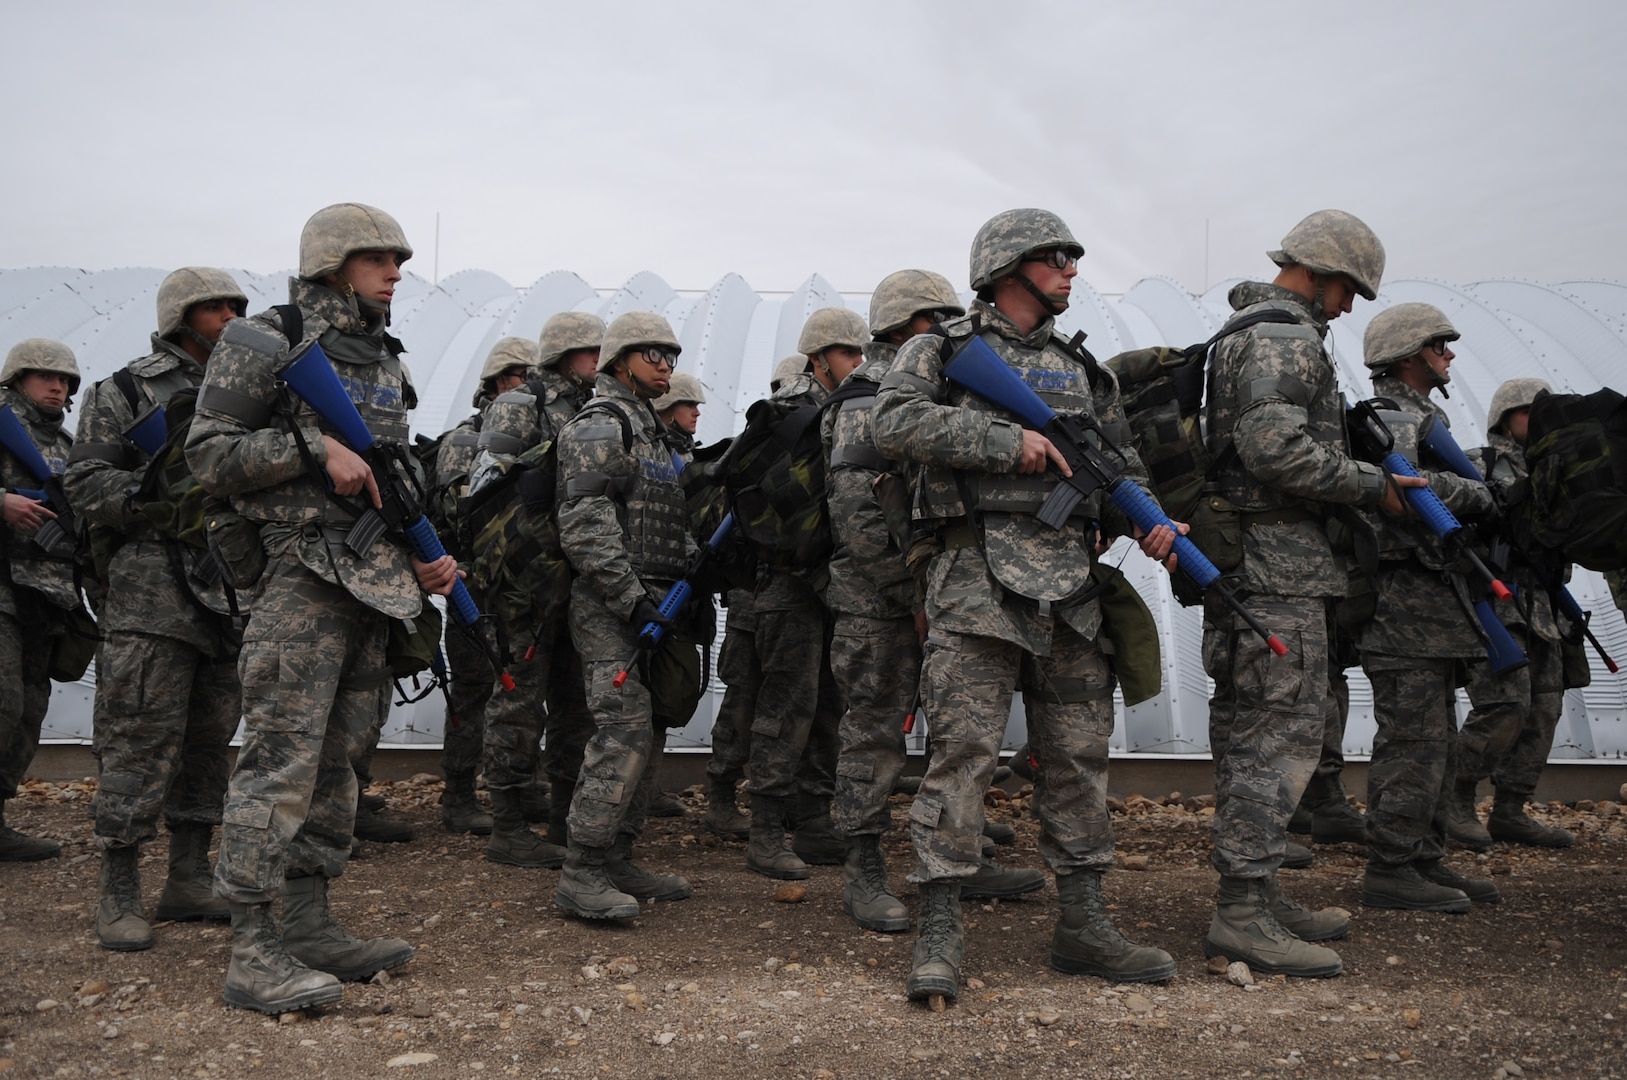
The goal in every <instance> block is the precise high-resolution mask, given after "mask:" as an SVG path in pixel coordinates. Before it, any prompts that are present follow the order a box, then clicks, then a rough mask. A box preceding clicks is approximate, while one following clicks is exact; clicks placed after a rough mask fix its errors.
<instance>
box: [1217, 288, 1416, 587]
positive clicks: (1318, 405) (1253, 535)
mask: <svg viewBox="0 0 1627 1080" xmlns="http://www.w3.org/2000/svg"><path fill="white" fill-rule="evenodd" d="M1227 299H1228V300H1229V301H1230V302H1231V305H1232V307H1233V308H1234V309H1236V311H1237V312H1239V313H1240V314H1241V313H1245V312H1252V311H1255V310H1259V309H1262V308H1266V307H1272V308H1278V309H1280V310H1283V311H1287V312H1289V313H1291V314H1292V315H1294V316H1295V318H1297V319H1299V320H1300V321H1299V322H1296V323H1261V324H1259V325H1257V326H1252V327H1249V328H1248V329H1247V330H1242V331H1239V332H1238V333H1235V334H1232V335H1230V336H1229V337H1227V338H1225V339H1224V340H1223V341H1222V342H1221V343H1220V344H1219V345H1218V346H1217V347H1216V349H1215V353H1214V356H1213V357H1212V359H1211V361H1210V364H1211V366H1210V372H1209V393H1208V406H1207V408H1208V432H1207V435H1206V440H1207V443H1208V447H1209V454H1210V460H1211V461H1214V462H1216V463H1217V465H1218V468H1217V470H1216V471H1217V474H1218V480H1219V483H1220V487H1221V491H1222V493H1223V494H1224V495H1225V496H1226V498H1228V499H1230V500H1231V501H1232V502H1233V503H1235V504H1236V505H1237V506H1238V507H1239V508H1241V509H1242V510H1243V511H1244V512H1245V513H1255V514H1259V515H1261V517H1262V518H1264V520H1260V519H1256V520H1254V521H1253V522H1252V523H1251V524H1250V526H1249V527H1248V528H1246V529H1244V530H1243V532H1242V548H1243V562H1242V565H1241V566H1239V567H1238V568H1237V570H1236V571H1234V573H1235V574H1236V575H1237V576H1239V577H1240V578H1241V579H1242V584H1243V586H1244V587H1245V588H1246V589H1248V590H1249V591H1250V592H1256V593H1267V594H1272V595H1277V596H1343V595H1345V569H1344V566H1343V565H1342V560H1339V559H1336V558H1335V556H1334V553H1333V549H1332V546H1331V545H1330V544H1329V543H1328V536H1327V531H1326V527H1325V525H1324V524H1323V520H1322V517H1323V514H1324V513H1325V511H1326V509H1327V508H1326V507H1325V506H1324V505H1323V504H1325V503H1333V504H1353V505H1363V506H1377V505H1378V503H1379V501H1380V500H1381V499H1382V498H1383V497H1384V474H1383V471H1382V470H1381V469H1380V468H1379V467H1378V466H1377V465H1370V464H1368V463H1366V462H1363V461H1356V460H1353V459H1352V458H1351V457H1350V456H1349V455H1347V454H1346V453H1345V449H1344V442H1345V437H1344V430H1345V427H1344V425H1345V418H1344V402H1343V399H1342V397H1341V395H1340V393H1339V387H1338V381H1337V379H1336V377H1335V375H1334V370H1333V361H1332V360H1331V359H1330V358H1329V356H1328V354H1327V351H1326V350H1325V349H1324V347H1323V345H1322V339H1323V336H1324V335H1325V334H1326V333H1327V329H1328V328H1327V324H1326V323H1325V322H1316V321H1313V320H1312V318H1311V313H1310V309H1309V307H1308V306H1307V305H1306V302H1305V300H1304V298H1303V297H1301V296H1299V295H1298V294H1297V293H1294V292H1292V291H1290V290H1288V289H1285V288H1282V287H1281V286H1278V285H1271V284H1265V283H1262V282H1257V281H1245V282H1243V283H1241V284H1239V285H1237V286H1234V287H1233V288H1232V290H1231V292H1230V294H1228V297H1227ZM1233 447H1235V453H1233V452H1232V448H1233ZM1268 514H1280V515H1281V516H1282V519H1281V520H1280V521H1272V520H1270V517H1269V516H1268Z"/></svg>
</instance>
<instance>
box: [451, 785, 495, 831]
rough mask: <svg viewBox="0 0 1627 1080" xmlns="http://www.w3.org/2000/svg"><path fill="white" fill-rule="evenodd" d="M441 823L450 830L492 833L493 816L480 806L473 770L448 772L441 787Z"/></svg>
mask: <svg viewBox="0 0 1627 1080" xmlns="http://www.w3.org/2000/svg"><path fill="white" fill-rule="evenodd" d="M441 824H442V825H444V826H445V827H446V830H447V831H448V832H455V833H473V834H474V835H475V836H490V835H491V829H492V816H491V815H490V814H488V813H486V811H484V810H482V809H481V808H480V800H478V799H476V798H475V774H474V771H473V770H470V771H469V772H456V773H447V774H446V786H445V787H444V788H442V789H441Z"/></svg>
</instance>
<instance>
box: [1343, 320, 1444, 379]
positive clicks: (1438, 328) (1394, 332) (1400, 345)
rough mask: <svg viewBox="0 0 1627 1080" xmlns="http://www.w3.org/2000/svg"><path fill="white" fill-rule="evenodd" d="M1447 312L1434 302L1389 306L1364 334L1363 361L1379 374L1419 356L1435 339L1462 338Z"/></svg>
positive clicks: (1369, 324)
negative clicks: (1420, 351) (1407, 359)
mask: <svg viewBox="0 0 1627 1080" xmlns="http://www.w3.org/2000/svg"><path fill="white" fill-rule="evenodd" d="M1462 336H1463V335H1462V334H1459V333H1458V331H1457V327H1455V326H1453V325H1452V320H1451V319H1448V318H1447V317H1446V313H1445V312H1444V311H1442V310H1441V309H1440V308H1438V307H1436V306H1435V305H1434V304H1419V303H1406V304H1395V305H1393V306H1392V307H1387V308H1385V309H1384V310H1383V311H1381V312H1379V313H1378V314H1377V315H1375V316H1373V321H1372V322H1370V323H1368V324H1367V333H1366V334H1364V335H1362V342H1361V351H1362V361H1363V363H1365V364H1366V365H1367V367H1368V369H1369V370H1370V371H1372V372H1374V373H1375V374H1376V373H1378V372H1381V371H1387V370H1389V368H1390V367H1391V366H1392V365H1394V364H1398V363H1400V362H1401V361H1403V360H1405V359H1406V358H1407V357H1409V356H1417V355H1418V352H1419V350H1421V349H1422V348H1423V347H1424V346H1425V345H1427V344H1429V343H1430V342H1431V341H1435V340H1436V339H1438V338H1444V339H1445V340H1447V341H1456V340H1457V339H1458V338H1460V337H1462Z"/></svg>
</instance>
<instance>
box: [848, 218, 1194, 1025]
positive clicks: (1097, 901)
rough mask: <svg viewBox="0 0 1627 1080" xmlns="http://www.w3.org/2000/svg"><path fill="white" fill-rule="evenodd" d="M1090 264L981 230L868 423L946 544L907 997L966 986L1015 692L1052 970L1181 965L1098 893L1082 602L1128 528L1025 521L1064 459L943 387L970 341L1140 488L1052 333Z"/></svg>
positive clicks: (1026, 228)
mask: <svg viewBox="0 0 1627 1080" xmlns="http://www.w3.org/2000/svg"><path fill="white" fill-rule="evenodd" d="M1083 253H1084V249H1083V248H1082V247H1081V246H1080V244H1079V242H1078V241H1077V240H1075V239H1074V237H1073V234H1072V233H1071V232H1070V231H1069V230H1068V227H1067V226H1066V225H1065V224H1064V223H1063V222H1062V220H1061V219H1060V218H1058V217H1057V216H1056V215H1055V214H1052V213H1049V212H1047V211H1043V210H1009V211H1006V212H1004V213H1001V214H998V215H996V216H995V217H994V218H992V219H990V220H989V221H988V222H987V223H986V224H984V225H983V227H982V228H981V229H980V230H979V231H978V234H977V236H976V238H975V239H974V240H973V242H972V252H971V284H972V288H973V289H974V290H976V292H977V300H976V301H975V302H974V303H973V305H972V308H971V311H970V312H969V313H968V314H967V315H966V316H965V317H961V318H954V319H951V320H949V321H948V322H945V323H944V324H943V325H942V330H943V334H941V335H940V334H923V335H921V336H918V337H915V338H912V339H910V340H909V341H908V342H907V343H906V344H905V345H904V346H903V347H902V348H901V349H900V350H899V353H898V356H897V357H896V358H895V360H894V361H893V365H892V367H891V369H890V370H889V372H888V373H887V375H886V376H885V377H884V378H883V380H882V383H881V390H880V393H879V394H878V396H877V398H876V404H875V408H874V410H873V413H874V416H873V419H872V421H871V422H872V425H873V438H874V441H875V445H876V449H877V450H878V451H880V452H881V453H882V454H883V455H885V456H887V457H889V458H891V459H894V460H907V461H913V462H917V463H919V464H921V465H923V466H925V468H924V470H923V474H922V476H921V479H920V486H919V491H918V494H917V497H916V504H915V511H914V513H915V517H916V519H917V520H916V524H917V526H918V527H921V528H924V529H926V530H930V531H932V532H933V533H935V535H936V538H937V542H938V545H939V546H940V550H938V552H937V553H936V554H935V555H933V556H932V558H931V562H930V565H929V566H928V568H927V571H926V578H927V589H926V615H927V622H928V626H929V628H930V629H929V633H928V636H927V640H926V646H925V658H924V662H923V668H922V674H921V704H922V707H923V709H924V710H925V712H926V715H927V718H928V720H929V722H930V723H931V724H932V757H931V762H930V764H929V766H928V768H927V773H926V777H925V779H924V780H923V781H922V783H921V788H920V792H919V794H917V795H916V797H915V801H914V803H913V805H912V806H911V808H910V829H911V834H912V837H913V839H914V842H915V854H916V859H917V866H916V869H915V871H914V872H913V873H912V874H911V875H910V880H911V881H913V882H916V883H918V884H919V885H920V887H921V912H920V937H919V939H918V940H917V943H916V948H915V967H914V970H913V971H912V972H911V975H910V978H909V982H908V986H907V989H908V993H909V995H910V997H911V998H930V997H932V996H934V995H943V996H945V997H951V998H952V997H954V996H956V994H957V993H958V992H959V974H960V963H961V958H962V955H963V952H964V948H965V944H964V942H965V934H964V929H963V927H962V923H961V916H960V883H961V882H962V881H964V880H966V879H968V878H970V877H972V876H973V875H975V874H977V873H978V870H979V867H980V865H981V863H980V855H981V851H982V831H983V796H984V794H985V792H986V791H987V789H988V786H989V782H990V779H991V777H992V776H993V773H994V769H995V766H996V765H997V764H998V762H999V757H998V754H999V749H1000V743H1001V739H1002V738H1003V736H1004V734H1005V730H1006V725H1007V722H1008V720H1009V718H1010V713H1011V698H1012V694H1013V692H1014V691H1015V690H1016V689H1018V688H1020V689H1021V690H1022V691H1023V700H1024V703H1025V707H1026V710H1027V714H1028V730H1029V736H1030V739H1031V741H1032V745H1033V748H1034V751H1035V753H1036V755H1037V757H1038V760H1039V772H1038V776H1037V779H1036V782H1035V785H1034V788H1035V795H1034V802H1035V809H1036V811H1037V813H1038V815H1039V819H1040V824H1041V834H1040V851H1041V854H1043V855H1044V857H1045V860H1046V862H1048V863H1049V864H1050V865H1051V867H1052V869H1053V870H1054V871H1055V872H1056V876H1057V891H1058V892H1059V894H1060V895H1061V898H1062V915H1061V918H1060V919H1059V921H1058V923H1057V926H1056V929H1055V931H1054V933H1053V935H1052V942H1051V954H1050V959H1051V964H1052V966H1053V967H1055V968H1057V969H1058V970H1061V971H1065V972H1070V973H1076V974H1085V973H1088V974H1094V975H1099V976H1101V977H1103V978H1108V979H1113V980H1118V981H1147V980H1158V979H1166V978H1168V977H1169V976H1170V975H1171V974H1173V972H1174V971H1175V962H1174V960H1172V959H1171V958H1170V957H1169V954H1167V953H1165V952H1163V951H1162V950H1159V949H1151V948H1143V947H1140V946H1137V945H1134V944H1132V943H1131V942H1129V941H1127V940H1125V938H1124V937H1123V936H1122V935H1121V934H1119V932H1118V931H1117V930H1116V929H1115V928H1114V927H1113V925H1112V923H1111V922H1110V921H1109V920H1108V917H1107V913H1106V908H1105V904H1104V901H1103V897H1102V880H1101V879H1102V873H1103V871H1104V870H1106V869H1107V867H1109V866H1111V865H1112V862H1113V835H1112V828H1111V826H1110V825H1109V823H1108V815H1107V743H1108V737H1109V736H1110V735H1111V733H1112V730H1113V700H1112V693H1113V684H1112V674H1111V671H1110V669H1109V667H1108V662H1107V660H1106V658H1105V657H1104V656H1103V654H1102V651H1101V648H1100V646H1099V644H1098V641H1097V634H1098V631H1099V630H1100V627H1101V608H1100V605H1099V604H1098V603H1097V602H1096V600H1095V599H1094V598H1092V595H1091V593H1090V592H1089V585H1090V570H1091V562H1092V559H1093V552H1094V548H1095V544H1096V538H1097V531H1096V529H1095V527H1094V526H1093V523H1092V519H1093V518H1095V517H1100V518H1101V520H1102V523H1103V526H1104V527H1105V528H1106V529H1108V530H1109V531H1110V532H1113V533H1125V532H1128V531H1129V529H1130V526H1129V523H1128V522H1127V521H1125V520H1124V518H1123V517H1122V516H1121V515H1119V514H1117V513H1116V512H1115V511H1114V509H1113V507H1112V505H1111V504H1109V503H1102V502H1101V500H1100V499H1099V497H1093V498H1089V499H1085V500H1083V501H1082V502H1081V503H1080V505H1079V507H1078V509H1077V511H1076V513H1075V515H1074V516H1072V517H1070V518H1069V520H1068V521H1067V522H1066V523H1065V524H1064V525H1063V526H1062V527H1061V528H1060V529H1054V530H1053V529H1051V528H1049V527H1047V526H1043V525H1041V524H1039V522H1038V521H1037V520H1036V518H1035V514H1036V513H1037V512H1038V510H1039V508H1040V505H1041V503H1042V502H1043V500H1044V499H1045V497H1046V495H1047V493H1048V492H1049V491H1050V490H1051V489H1052V487H1054V485H1055V484H1056V483H1057V482H1058V470H1059V469H1062V468H1065V467H1066V466H1065V463H1064V461H1063V458H1062V455H1061V452H1060V451H1059V450H1058V449H1057V448H1056V447H1055V446H1053V445H1052V444H1051V442H1050V440H1049V439H1047V438H1045V437H1044V436H1043V435H1041V434H1040V433H1039V432H1037V431H1033V430H1028V429H1025V428H1024V427H1023V426H1022V423H1021V422H1020V420H1018V419H1017V418H1016V417H1014V416H1013V415H1012V414H1010V413H1008V412H1006V411H1004V410H1003V409H1001V408H999V407H998V406H996V405H994V404H993V403H991V402H989V401H986V400H984V399H983V398H981V397H979V396H978V395H976V394H974V393H972V392H970V391H968V390H966V389H964V388H961V387H959V386H956V385H953V384H951V383H950V382H949V381H948V380H947V379H946V378H945V376H944V364H945V347H946V346H947V348H950V349H953V348H955V347H957V346H963V345H964V344H965V342H966V340H967V339H968V338H970V337H971V336H972V335H974V334H975V335H978V336H980V337H981V338H982V339H983V341H985V342H986V343H987V344H988V345H989V347H990V348H992V349H993V350H994V351H995V353H997V354H998V355H999V357H1000V358H1001V359H1002V360H1004V361H1005V362H1006V363H1007V364H1009V365H1010V366H1011V368H1012V370H1014V371H1016V372H1017V373H1018V374H1019V375H1021V376H1022V378H1023V380H1024V381H1025V382H1027V383H1028V384H1029V385H1030V386H1032V387H1034V388H1035V389H1036V391H1037V392H1038V393H1039V394H1040V395H1041V396H1042V397H1043V398H1044V399H1045V400H1046V401H1047V402H1048V403H1049V404H1050V405H1051V406H1052V407H1053V408H1055V409H1057V410H1059V411H1061V412H1064V413H1069V414H1073V415H1076V416H1080V417H1082V418H1085V419H1087V420H1089V421H1092V422H1094V423H1096V424H1098V425H1099V426H1100V429H1101V430H1102V431H1103V432H1105V434H1106V437H1107V438H1109V439H1111V440H1113V442H1114V443H1116V444H1117V445H1118V448H1119V450H1120V452H1121V453H1122V454H1123V457H1124V461H1125V470H1126V472H1127V474H1128V475H1130V476H1132V477H1135V478H1137V479H1139V480H1143V481H1144V480H1145V478H1146V471H1145V469H1144V467H1143V465H1142V462H1141V459H1140V456H1139V455H1138V454H1137V453H1136V452H1135V450H1134V449H1133V448H1132V447H1131V446H1130V445H1129V441H1128V440H1129V431H1128V429H1127V427H1126V425H1125V423H1124V418H1123V414H1122V412H1121V408H1120V402H1119V393H1118V386H1117V383H1116V382H1115V381H1114V379H1113V377H1112V374H1111V373H1110V372H1108V371H1106V370H1105V369H1102V368H1101V367H1100V366H1099V365H1096V364H1095V361H1094V360H1091V359H1089V358H1088V355H1087V354H1083V352H1082V351H1081V350H1076V349H1073V348H1070V346H1069V345H1068V344H1067V341H1066V339H1064V338H1062V337H1061V336H1060V335H1059V334H1058V333H1057V332H1056V330H1055V325H1056V324H1055V319H1056V316H1058V315H1060V314H1061V313H1062V312H1063V311H1065V310H1066V309H1067V306H1068V299H1069V294H1070V292H1071V290H1072V279H1073V277H1074V276H1075V275H1076V274H1077V273H1078V266H1077V260H1078V257H1079V256H1080V255H1082V254H1083ZM1173 542H1174V534H1173V533H1171V532H1170V531H1169V530H1168V529H1164V528H1160V529H1158V530H1155V531H1154V532H1153V533H1152V534H1150V535H1149V536H1147V537H1145V538H1143V540H1142V548H1143V550H1144V551H1146V552H1147V553H1148V554H1149V555H1152V556H1153V557H1155V558H1160V559H1162V558H1164V557H1166V556H1167V555H1168V553H1169V550H1170V547H1171V545H1172V544H1173Z"/></svg>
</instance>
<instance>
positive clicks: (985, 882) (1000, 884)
mask: <svg viewBox="0 0 1627 1080" xmlns="http://www.w3.org/2000/svg"><path fill="white" fill-rule="evenodd" d="M958 880H959V881H960V898H961V899H962V900H992V899H995V898H997V897H1003V896H1021V895H1023V894H1024V893H1031V892H1035V891H1037V890H1039V889H1043V888H1045V875H1044V874H1043V873H1041V872H1040V871H1038V870H1007V869H1006V868H1005V867H1003V866H1001V865H1000V864H999V863H997V862H995V861H994V860H993V859H990V858H984V859H982V861H981V862H980V863H979V865H978V867H977V873H975V874H973V875H972V876H971V877H964V878H960V879H958Z"/></svg>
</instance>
